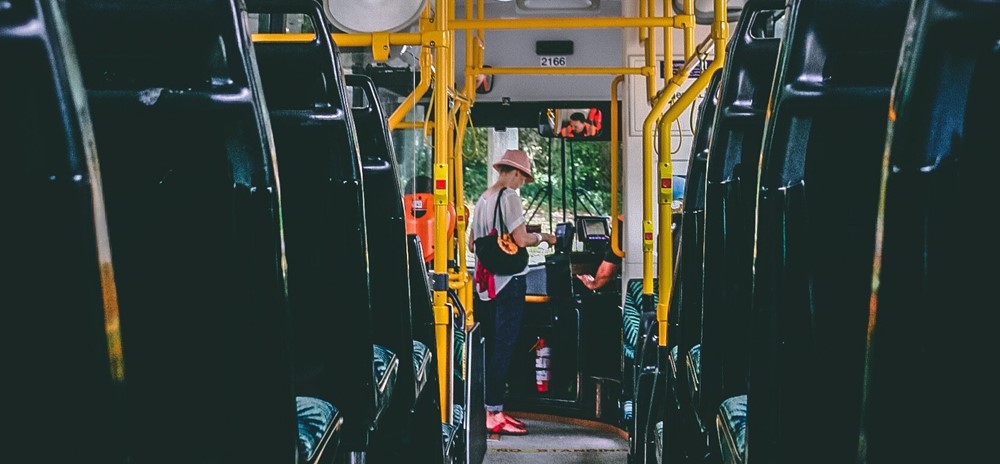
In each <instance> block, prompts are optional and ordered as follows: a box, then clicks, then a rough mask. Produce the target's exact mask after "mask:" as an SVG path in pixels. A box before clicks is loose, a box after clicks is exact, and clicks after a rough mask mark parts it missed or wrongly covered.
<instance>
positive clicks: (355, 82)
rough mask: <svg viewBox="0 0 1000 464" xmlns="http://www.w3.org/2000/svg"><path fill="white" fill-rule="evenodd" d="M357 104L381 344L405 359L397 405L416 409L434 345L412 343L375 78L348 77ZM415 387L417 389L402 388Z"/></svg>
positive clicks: (393, 172)
mask: <svg viewBox="0 0 1000 464" xmlns="http://www.w3.org/2000/svg"><path fill="white" fill-rule="evenodd" d="M345 78H346V81H345V82H346V84H347V86H348V88H349V89H351V91H352V94H353V99H354V101H353V102H352V103H351V113H352V115H353V117H354V124H355V127H357V130H358V145H359V147H360V149H361V167H362V169H363V171H364V182H365V219H366V224H367V231H368V243H369V247H368V253H369V266H370V268H369V273H370V275H371V281H372V285H373V286H374V287H376V288H378V291H375V292H373V293H372V307H373V308H374V310H375V317H376V319H378V320H379V321H381V323H380V324H379V328H380V330H379V331H378V333H377V334H376V338H377V341H378V342H379V343H381V344H383V345H385V346H387V347H388V348H389V349H391V350H392V351H393V352H395V353H396V354H397V355H398V356H399V359H400V367H399V377H398V379H397V382H398V383H399V386H398V387H397V388H396V391H395V394H394V396H395V397H396V399H395V400H394V402H396V403H397V404H399V405H401V406H404V408H403V410H405V411H409V410H411V409H413V406H414V403H415V402H416V400H417V397H418V396H420V394H421V392H422V390H423V387H424V384H425V383H426V380H427V375H426V374H427V371H426V369H428V368H430V366H431V363H430V358H429V357H428V356H427V355H429V354H430V349H429V347H428V346H427V345H426V344H424V343H423V342H422V341H420V340H414V339H413V316H412V313H411V311H412V310H411V304H410V280H409V264H408V262H407V260H408V259H409V257H408V251H407V241H406V235H407V233H406V223H405V221H404V218H403V193H402V191H401V189H400V185H399V167H398V166H397V164H396V152H395V148H394V146H393V143H392V134H391V133H390V132H389V124H388V120H387V116H386V114H385V111H384V110H383V109H382V103H381V102H380V101H379V97H378V92H377V90H376V89H375V83H374V82H373V81H372V80H371V78H370V77H368V76H364V75H360V74H353V75H347V76H345ZM403 385H413V388H409V387H405V388H404V387H403Z"/></svg>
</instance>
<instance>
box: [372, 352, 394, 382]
mask: <svg viewBox="0 0 1000 464" xmlns="http://www.w3.org/2000/svg"><path fill="white" fill-rule="evenodd" d="M372 348H373V350H372V351H373V352H374V356H373V359H372V362H373V363H375V383H381V382H382V379H383V378H385V374H386V371H387V370H388V368H389V364H390V363H392V358H394V357H395V356H396V354H395V353H393V352H392V351H389V349H388V348H386V347H384V346H382V345H372Z"/></svg>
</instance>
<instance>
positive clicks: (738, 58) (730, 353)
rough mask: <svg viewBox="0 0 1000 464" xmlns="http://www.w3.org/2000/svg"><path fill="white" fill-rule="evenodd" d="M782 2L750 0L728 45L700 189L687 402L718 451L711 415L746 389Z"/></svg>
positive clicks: (711, 448)
mask: <svg viewBox="0 0 1000 464" xmlns="http://www.w3.org/2000/svg"><path fill="white" fill-rule="evenodd" d="M784 7H785V0H750V1H748V2H747V3H746V5H744V9H743V15H742V16H741V17H740V22H739V23H738V24H737V26H736V29H735V31H734V33H733V36H732V38H731V39H730V41H729V44H728V53H727V55H726V64H725V66H724V67H723V71H722V82H721V83H720V88H721V89H720V92H721V93H720V95H719V104H718V110H717V111H716V117H715V121H714V124H713V126H712V136H711V140H710V141H709V152H708V160H707V165H706V173H705V177H706V183H705V226H704V227H705V236H704V256H703V266H704V268H703V277H704V281H703V283H702V305H703V307H702V327H701V340H700V343H701V345H700V347H699V349H698V352H697V354H698V357H697V358H696V359H695V360H696V361H697V362H688V363H686V365H687V366H688V367H691V368H696V369H697V371H693V372H691V373H690V374H689V378H695V379H697V381H696V385H697V387H698V388H697V395H695V396H694V397H693V398H692V399H693V400H694V401H696V402H697V403H695V404H693V405H692V410H693V412H694V413H695V415H696V416H695V419H696V422H697V423H698V425H699V426H700V427H701V429H702V431H704V432H705V433H706V434H707V436H708V440H707V443H708V446H709V451H710V452H713V453H715V452H716V450H717V449H718V435H717V434H716V428H715V416H716V414H717V413H718V410H719V405H720V404H721V403H722V401H723V400H724V399H726V398H728V397H730V396H734V395H738V394H745V393H746V391H747V346H746V344H747V339H746V338H747V337H748V336H751V335H750V332H749V331H747V330H746V328H747V322H748V321H749V318H750V301H751V288H752V286H751V283H752V282H753V267H752V264H753V239H754V217H755V212H756V197H757V170H758V168H759V165H760V148H761V140H762V138H763V134H764V118H765V114H766V112H767V106H768V100H769V99H770V95H771V84H772V81H773V79H774V72H775V65H776V62H777V58H778V46H779V44H780V43H781V37H775V34H774V31H775V24H776V23H778V21H779V20H780V19H779V18H780V17H781V16H783V15H784V14H785V9H784Z"/></svg>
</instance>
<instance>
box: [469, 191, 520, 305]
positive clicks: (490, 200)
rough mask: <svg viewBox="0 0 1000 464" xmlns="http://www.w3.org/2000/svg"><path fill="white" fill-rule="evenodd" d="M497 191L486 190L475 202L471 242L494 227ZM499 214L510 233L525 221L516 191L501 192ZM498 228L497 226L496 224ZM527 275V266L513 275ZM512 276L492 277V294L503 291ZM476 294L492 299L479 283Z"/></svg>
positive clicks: (486, 287)
mask: <svg viewBox="0 0 1000 464" xmlns="http://www.w3.org/2000/svg"><path fill="white" fill-rule="evenodd" d="M499 192H500V191H499V190H494V189H492V188H489V189H486V191H485V192H483V194H482V196H480V197H479V200H478V201H476V208H475V210H474V211H473V213H472V240H473V241H475V239H477V238H479V237H483V236H486V235H489V233H490V231H491V230H493V229H494V228H496V229H499V227H495V226H494V224H493V219H494V213H495V208H496V205H497V194H498V193H499ZM500 214H502V215H503V219H504V223H505V224H506V225H507V231H508V232H512V231H513V230H514V229H516V228H517V227H518V226H520V225H521V224H524V223H525V222H526V221H525V219H524V207H522V206H521V196H520V195H518V194H517V192H516V191H514V190H512V189H509V188H508V189H504V190H503V198H501V200H500ZM497 226H499V224H497ZM527 273H528V266H524V270H522V271H521V272H518V273H517V274H514V275H525V274H527ZM514 275H504V276H499V275H498V276H492V278H493V294H494V295H496V294H497V293H500V290H503V288H504V286H506V285H507V282H510V281H511V278H512V277H514ZM473 285H475V289H476V293H478V294H479V298H480V299H482V300H484V301H488V300H491V299H493V297H491V296H490V291H489V288H488V286H487V285H480V284H479V283H474V284H473Z"/></svg>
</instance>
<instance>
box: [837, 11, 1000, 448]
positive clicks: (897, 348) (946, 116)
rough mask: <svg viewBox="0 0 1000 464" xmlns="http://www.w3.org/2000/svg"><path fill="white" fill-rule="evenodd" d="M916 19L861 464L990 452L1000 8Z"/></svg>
mask: <svg viewBox="0 0 1000 464" xmlns="http://www.w3.org/2000/svg"><path fill="white" fill-rule="evenodd" d="M909 21H910V22H909V24H908V25H907V35H906V38H905V39H904V42H905V43H906V44H907V46H906V48H904V50H903V52H902V56H901V57H900V60H899V68H898V70H897V74H896V80H895V86H894V87H893V99H892V114H893V115H894V116H895V118H894V119H892V120H890V121H889V125H888V135H887V141H886V153H885V159H884V163H883V166H882V168H883V169H884V171H883V172H882V178H883V181H882V192H881V200H882V205H883V206H882V208H881V209H880V211H879V221H880V223H881V225H882V227H881V228H880V229H878V231H877V235H876V239H875V240H876V243H878V244H880V245H881V246H876V257H875V262H877V263H879V264H880V266H878V267H876V268H875V269H874V272H873V274H874V277H873V278H872V280H871V281H872V282H873V284H874V285H873V287H872V293H871V297H872V299H871V313H870V316H869V319H868V327H869V330H868V333H869V338H868V343H867V346H866V348H867V350H866V358H867V360H868V363H867V365H866V371H865V379H866V383H865V389H864V394H863V396H862V401H863V406H862V411H863V413H862V416H861V424H862V428H861V434H860V436H859V437H858V445H859V446H858V448H859V450H860V451H859V456H858V459H857V461H856V462H859V463H864V464H868V463H876V462H887V461H889V460H893V461H900V462H913V463H932V462H971V461H973V460H976V459H981V457H980V456H985V455H987V453H991V452H992V451H993V450H994V449H995V448H996V444H995V441H993V440H992V439H991V437H992V436H993V432H992V430H994V429H993V425H992V423H993V421H994V419H993V415H992V414H990V413H989V410H990V409H991V406H992V400H991V398H992V396H993V394H994V393H993V392H994V385H995V381H994V380H993V378H994V373H993V372H992V369H991V368H990V367H989V366H991V365H993V360H994V359H996V355H997V346H996V342H995V340H996V336H995V331H994V326H995V325H994V324H993V311H992V310H990V309H988V307H989V306H991V303H988V302H990V301H995V299H996V294H995V293H996V292H995V289H996V277H995V276H996V272H995V271H989V270H990V269H995V264H996V257H997V256H998V247H997V244H998V242H997V239H996V227H995V226H994V222H995V214H993V212H994V211H996V206H995V201H994V200H995V197H996V180H995V179H996V174H997V172H998V168H1000V158H998V157H997V156H996V153H997V148H996V147H997V142H996V133H997V132H996V123H995V122H994V121H995V114H996V108H997V106H998V104H1000V87H998V86H997V82H1000V54H998V53H997V52H998V50H997V42H998V40H1000V30H998V29H997V27H996V24H997V21H1000V3H997V2H984V1H974V0H946V1H942V0H924V1H918V2H914V7H913V10H912V12H911V14H910V17H909ZM878 251H881V253H878ZM984 304H985V305H986V306H984ZM957 347H961V349H959V350H955V349H953V348H957ZM901 425H902V427H901ZM862 444H863V445H864V446H861V445H862Z"/></svg>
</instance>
